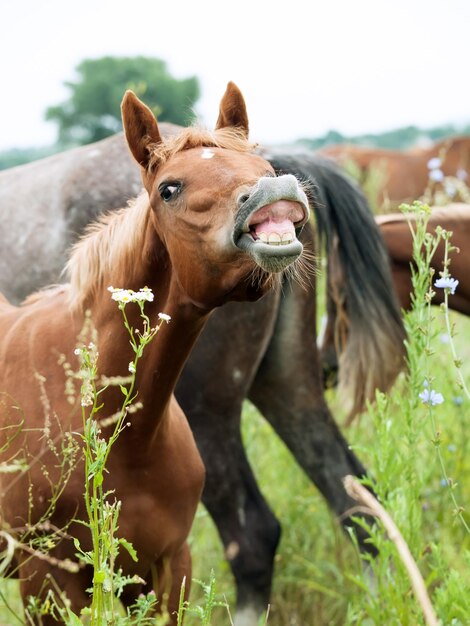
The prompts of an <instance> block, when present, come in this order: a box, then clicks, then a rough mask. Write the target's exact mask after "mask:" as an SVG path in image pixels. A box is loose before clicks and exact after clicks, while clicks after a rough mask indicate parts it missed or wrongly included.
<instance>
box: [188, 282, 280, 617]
mask: <svg viewBox="0 0 470 626" xmlns="http://www.w3.org/2000/svg"><path fill="white" fill-rule="evenodd" d="M278 302H279V294H269V295H268V296H266V297H265V298H263V299H262V300H260V301H259V302H256V303H253V304H250V306H249V307H246V306H244V305H239V304H235V303H234V304H229V305H226V306H224V307H223V308H221V309H219V310H217V311H216V312H215V313H214V314H213V316H212V318H211V319H210V320H209V322H208V324H207V326H206V328H205V330H204V332H203V336H202V337H201V339H200V340H199V341H198V343H197V344H196V346H195V348H194V349H193V351H192V353H191V356H190V358H189V361H188V363H187V364H186V366H185V369H184V371H183V373H182V376H181V378H180V381H179V383H178V386H177V389H176V396H177V398H178V401H179V402H180V404H181V406H182V408H183V410H184V412H185V413H186V416H187V418H188V420H189V423H190V426H191V429H192V431H193V434H194V436H195V439H196V442H197V445H198V448H199V452H200V453H201V456H202V459H203V461H204V464H205V467H206V483H205V487H204V492H203V496H202V500H203V503H204V505H205V506H206V508H207V510H208V512H209V514H210V515H211V516H212V518H213V520H214V523H215V525H216V527H217V530H218V532H219V535H220V537H221V539H222V541H223V544H224V547H225V553H226V555H227V558H228V561H229V563H230V567H231V569H232V572H233V575H234V578H235V583H236V589H237V608H236V615H235V624H236V626H255V625H256V624H257V623H258V618H259V616H260V614H261V613H262V612H263V611H264V610H265V609H266V607H267V604H268V602H269V594H270V589H271V579H272V572H273V559H274V553H275V550H276V547H277V544H278V541H279V535H280V527H279V523H278V522H277V520H276V518H275V517H274V515H273V513H272V512H271V511H270V509H269V507H268V506H267V504H266V502H265V501H264V499H263V496H262V495H261V493H260V491H259V488H258V486H257V484H256V480H255V478H254V476H253V473H252V471H251V468H250V466H249V463H248V460H247V458H246V456H245V453H244V449H243V443H242V440H241V435H240V415H241V408H242V403H243V400H244V398H245V397H246V395H247V391H248V388H249V386H250V384H251V382H252V380H253V378H254V376H255V373H256V370H257V368H258V366H259V363H260V361H261V359H262V357H263V354H264V352H265V350H266V346H267V345H268V343H269V341H270V340H271V334H272V329H273V326H274V321H275V318H276V315H277V306H278ZM221 338H223V341H222V340H221Z"/></svg>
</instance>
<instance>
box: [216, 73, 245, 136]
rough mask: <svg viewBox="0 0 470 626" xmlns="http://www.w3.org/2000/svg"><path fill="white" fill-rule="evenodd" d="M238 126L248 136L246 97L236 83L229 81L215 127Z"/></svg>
mask: <svg viewBox="0 0 470 626" xmlns="http://www.w3.org/2000/svg"><path fill="white" fill-rule="evenodd" d="M227 126H236V127H237V128H239V129H240V130H242V131H243V133H244V134H245V136H246V137H247V138H248V130H249V129H248V115H247V112H246V104H245V99H244V98H243V95H242V92H241V91H240V89H238V87H237V86H236V85H235V83H232V82H229V83H228V85H227V89H226V91H225V93H224V96H223V98H222V100H221V102H220V108H219V117H218V119H217V124H216V125H215V128H216V129H218V128H226V127H227Z"/></svg>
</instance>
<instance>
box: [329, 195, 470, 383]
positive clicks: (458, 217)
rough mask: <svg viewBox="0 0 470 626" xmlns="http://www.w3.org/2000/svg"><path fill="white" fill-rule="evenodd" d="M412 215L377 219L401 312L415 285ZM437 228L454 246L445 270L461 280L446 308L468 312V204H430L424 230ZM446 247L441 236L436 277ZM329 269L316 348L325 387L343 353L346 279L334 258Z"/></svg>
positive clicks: (437, 298) (439, 293)
mask: <svg viewBox="0 0 470 626" xmlns="http://www.w3.org/2000/svg"><path fill="white" fill-rule="evenodd" d="M410 219H411V220H413V219H414V216H413V215H412V214H410V215H405V214H403V213H390V214H385V215H377V216H376V217H375V221H376V222H377V225H378V226H379V228H380V232H381V234H382V237H383V240H384V242H385V246H386V249H387V253H388V256H389V259H390V267H391V271H392V279H393V284H394V288H395V293H396V294H397V297H398V300H399V302H400V306H401V308H402V309H404V310H409V309H410V307H411V294H412V292H413V285H412V280H411V267H412V265H413V241H412V235H411V231H410V225H409V220H410ZM438 226H441V227H442V228H444V229H445V230H447V231H451V232H452V237H451V244H452V246H453V247H455V250H452V251H451V252H450V253H449V259H450V261H451V262H450V267H449V271H450V274H451V275H452V277H453V278H455V279H457V280H458V281H459V285H458V288H457V290H456V291H455V293H454V294H453V295H450V296H449V298H448V306H449V308H450V309H452V310H454V311H457V312H459V313H463V314H464V315H470V273H469V268H470V246H469V244H470V204H462V203H454V204H450V205H448V206H446V207H433V208H432V212H431V215H430V217H429V221H428V223H427V231H428V232H429V233H434V232H435V231H436V228H437V227H438ZM444 253H445V245H444V242H443V241H442V240H441V241H440V243H439V245H438V246H437V248H436V252H435V254H434V256H433V259H432V263H431V268H432V269H433V270H434V276H435V278H438V277H439V272H441V271H442V270H443V269H444V265H443V263H444ZM330 267H331V268H332V269H331V271H330V273H329V287H328V297H327V317H326V322H325V327H324V329H323V333H322V336H321V337H320V338H319V349H320V355H321V360H322V364H323V369H324V373H325V379H326V384H327V386H329V385H331V384H335V382H336V377H337V373H338V369H339V371H341V356H340V359H339V363H338V354H339V355H341V352H342V345H343V342H344V341H345V337H346V335H347V329H345V327H344V323H343V322H342V318H343V317H344V316H345V311H344V296H342V295H341V294H342V293H343V292H344V279H343V277H342V270H341V268H340V266H339V263H338V261H337V259H336V260H335V259H332V260H331V263H330ZM433 291H434V292H435V293H434V297H433V299H432V304H434V305H440V304H442V303H443V302H444V291H443V290H442V289H438V288H434V290H433Z"/></svg>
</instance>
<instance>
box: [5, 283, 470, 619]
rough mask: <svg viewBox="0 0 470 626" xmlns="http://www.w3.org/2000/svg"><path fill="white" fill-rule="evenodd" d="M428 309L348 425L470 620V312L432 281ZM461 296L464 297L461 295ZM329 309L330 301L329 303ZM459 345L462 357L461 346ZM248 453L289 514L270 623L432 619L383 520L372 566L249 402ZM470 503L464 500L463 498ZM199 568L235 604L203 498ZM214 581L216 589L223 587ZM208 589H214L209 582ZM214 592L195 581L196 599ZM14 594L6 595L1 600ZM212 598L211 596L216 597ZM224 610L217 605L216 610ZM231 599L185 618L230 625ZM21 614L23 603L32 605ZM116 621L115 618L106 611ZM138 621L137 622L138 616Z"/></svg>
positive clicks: (447, 593) (334, 404) (430, 584)
mask: <svg viewBox="0 0 470 626" xmlns="http://www.w3.org/2000/svg"><path fill="white" fill-rule="evenodd" d="M420 289H421V294H418V295H419V296H420V300H419V302H418V305H417V307H416V310H415V311H414V312H413V313H411V314H409V315H407V328H408V331H409V372H408V373H407V374H406V375H405V374H403V375H402V376H401V378H400V379H399V380H398V381H397V383H396V385H395V387H394V389H393V390H392V391H391V393H390V394H388V395H387V396H384V395H379V396H378V398H377V403H376V405H374V406H373V407H371V408H370V410H369V411H368V412H367V413H365V414H364V415H363V416H362V417H361V418H360V420H358V421H357V422H356V423H354V424H353V425H352V426H350V427H349V428H348V429H347V430H346V436H347V438H348V440H349V442H350V443H351V446H353V448H354V449H355V451H356V452H357V455H358V456H359V458H360V459H361V460H362V461H363V462H364V464H365V465H366V467H367V468H368V470H369V472H370V476H371V477H372V480H373V486H374V490H375V492H376V493H377V495H378V496H379V497H380V500H381V501H382V503H383V504H384V505H385V507H386V509H387V510H388V512H389V513H390V515H391V516H392V518H393V519H394V520H395V522H396V523H397V525H398V527H399V529H400V530H401V532H402V534H403V536H404V537H405V539H406V541H407V543H408V545H409V547H410V549H411V552H412V554H413V556H414V558H415V560H416V562H417V565H418V567H419V569H420V571H421V573H422V575H423V577H424V580H425V583H426V586H427V588H428V590H429V593H430V597H431V601H432V604H433V606H434V609H435V611H436V613H437V616H438V618H439V619H440V620H441V623H442V624H446V625H447V624H449V625H450V624H452V625H455V626H458V625H461V626H464V625H466V624H469V623H470V600H469V598H470V577H469V575H468V572H469V566H470V532H469V528H468V526H467V524H469V523H470V516H469V515H468V514H467V512H466V511H465V508H466V505H467V504H468V502H469V500H470V481H469V480H468V477H469V476H470V450H469V443H468V437H467V436H466V435H467V422H468V419H469V417H468V407H469V398H468V397H467V396H466V394H465V391H464V390H463V389H462V388H461V385H460V383H459V380H458V375H459V373H461V375H462V377H463V379H464V380H465V381H468V380H470V319H469V318H465V317H463V316H460V315H458V314H452V313H451V314H449V317H450V321H451V324H452V328H453V331H452V332H451V335H449V332H448V328H447V326H446V317H445V311H444V310H442V309H439V308H436V307H429V306H427V305H426V303H425V292H426V289H427V287H424V288H423V287H421V288H420ZM449 298H452V296H451V295H450V296H449ZM320 314H321V311H320ZM451 340H452V342H453V345H455V349H456V351H457V355H458V359H460V361H461V362H462V363H461V366H460V363H459V362H457V365H458V366H459V367H457V366H456V364H455V360H456V359H455V358H454V357H453V356H452V353H451V346H452V343H450V341H451ZM425 380H427V381H429V383H428V384H429V387H428V388H429V389H431V388H432V389H434V390H436V391H438V392H440V393H441V394H442V395H443V398H444V402H443V403H442V404H436V405H435V406H431V405H430V403H428V404H424V403H423V402H422V399H421V398H420V397H419V393H422V392H423V390H424V389H426V387H425V386H424V381H425ZM328 401H329V404H330V406H331V408H332V411H333V414H334V415H335V416H336V419H337V420H338V422H339V423H342V422H343V421H344V418H345V415H344V410H343V409H342V401H341V398H339V397H338V396H337V394H336V392H335V391H334V390H332V391H329V392H328ZM243 435H244V441H245V445H246V449H247V452H248V456H249V458H250V461H251V463H252V466H253V468H254V470H255V474H256V476H257V478H258V481H259V484H260V486H261V489H262V491H263V493H264V495H265V497H266V498H267V500H268V502H269V504H270V506H271V507H272V509H273V511H274V512H275V514H276V516H277V517H278V519H279V520H280V521H281V523H282V528H283V534H282V539H281V544H280V547H279V550H278V554H277V557H276V571H275V578H274V588H273V594H272V604H271V606H270V608H269V615H268V616H267V619H266V620H263V621H262V622H261V623H262V624H264V623H267V624H268V625H269V626H326V625H327V624H328V625H334V626H336V625H338V626H339V625H343V624H351V625H352V624H358V625H359V624H360V625H363V626H369V625H387V626H388V625H390V626H393V625H397V626H398V625H403V626H406V625H409V626H414V625H416V624H422V623H425V622H424V620H423V617H422V612H421V609H420V606H419V604H418V603H417V601H416V598H415V596H414V594H413V590H412V585H411V582H410V578H409V576H408V573H407V571H406V570H405V568H404V567H403V565H402V563H401V561H400V560H399V558H398V557H397V552H396V549H395V546H394V544H393V543H392V542H390V541H389V539H388V538H387V536H386V534H385V533H384V532H383V529H382V527H381V525H380V524H378V525H377V526H376V527H375V528H374V529H373V530H372V541H373V542H374V543H375V544H376V546H377V547H378V548H379V556H378V557H377V558H376V559H375V560H374V561H373V562H371V563H370V565H369V566H368V567H366V568H365V567H364V565H365V563H364V561H363V560H362V559H361V557H360V555H359V553H358V551H357V549H356V548H355V546H354V542H353V541H351V540H350V539H349V538H348V537H347V536H346V535H345V534H344V533H343V532H342V530H341V529H340V526H339V524H338V522H337V520H336V519H334V517H333V515H332V514H331V512H330V511H329V509H328V508H327V506H326V505H325V503H324V501H323V499H322V498H321V496H320V495H319V493H318V491H317V490H316V489H315V487H314V486H313V485H312V484H311V483H310V482H309V481H308V480H307V479H306V477H305V476H304V475H303V473H302V471H301V470H300V469H299V468H298V466H297V465H296V463H295V461H294V459H293V458H292V457H291V455H290V453H289V452H288V451H287V450H286V449H285V447H284V446H283V444H282V443H281V442H280V441H279V440H278V439H277V437H276V435H275V434H274V433H273V432H272V431H271V429H270V427H269V425H267V423H266V422H265V421H264V420H263V418H262V416H260V415H259V414H258V412H257V411H256V409H255V408H254V407H253V406H252V405H250V404H249V403H248V402H247V403H246V404H245V408H244V415H243ZM460 507H462V508H460ZM190 541H191V546H192V554H193V574H194V578H195V579H199V580H200V581H202V582H204V583H206V584H207V583H208V582H209V580H210V579H211V575H212V573H213V578H214V580H215V582H214V588H215V594H216V599H217V601H220V602H221V603H224V602H227V604H228V606H229V607H230V613H231V614H232V617H233V614H234V606H235V597H234V585H233V582H232V579H231V574H230V570H229V568H228V565H227V563H226V561H225V559H224V555H223V551H222V547H221V543H220V541H219V539H218V536H217V533H216V530H215V528H214V526H213V524H212V521H211V519H210V517H209V516H208V514H207V513H206V511H205V510H204V508H203V507H202V506H200V508H199V511H198V514H197V518H196V521H195V524H194V526H193V531H192V534H191V538H190ZM214 588H212V589H211V590H210V593H211V594H212V592H213V591H214ZM0 590H1V592H2V594H3V604H6V603H8V605H9V606H10V607H12V611H9V610H7V609H6V608H5V606H4V607H1V608H2V610H1V612H0V624H1V625H2V626H10V625H12V626H13V625H14V624H21V623H22V619H21V618H19V617H18V616H16V617H15V616H14V615H13V613H15V612H16V613H18V612H19V611H20V609H19V608H18V607H19V602H18V594H17V583H16V582H15V581H3V582H2V583H1V584H0ZM206 595H207V590H206ZM205 602H206V600H205V598H204V590H203V587H202V586H201V584H199V583H197V582H194V583H193V586H192V593H191V605H192V606H193V607H197V606H202V605H204V603H205ZM1 604H2V600H1V599H0V605H1ZM206 605H207V602H206ZM211 612H212V617H210V613H211ZM230 613H229V610H227V608H226V607H222V606H215V605H214V601H213V599H211V600H210V607H209V608H207V610H206V611H205V612H204V611H202V610H200V611H199V612H196V613H195V614H194V615H192V614H191V613H188V615H187V617H186V620H185V624H187V626H191V625H193V624H194V625H196V624H200V623H203V624H213V625H214V626H229V625H230V624H231V617H230ZM20 615H21V613H20ZM103 623H105V622H103ZM136 624H137V622H136Z"/></svg>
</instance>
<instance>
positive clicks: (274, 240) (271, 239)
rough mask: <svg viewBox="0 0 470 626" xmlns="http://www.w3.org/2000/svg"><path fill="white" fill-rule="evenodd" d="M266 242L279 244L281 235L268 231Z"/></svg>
mask: <svg viewBox="0 0 470 626" xmlns="http://www.w3.org/2000/svg"><path fill="white" fill-rule="evenodd" d="M268 243H269V244H270V245H275V246H279V245H280V243H281V235H279V233H269V237H268Z"/></svg>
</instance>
